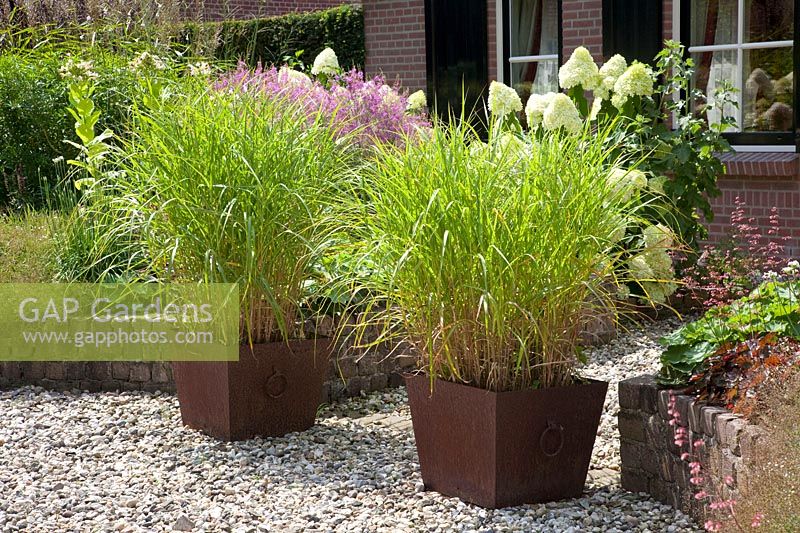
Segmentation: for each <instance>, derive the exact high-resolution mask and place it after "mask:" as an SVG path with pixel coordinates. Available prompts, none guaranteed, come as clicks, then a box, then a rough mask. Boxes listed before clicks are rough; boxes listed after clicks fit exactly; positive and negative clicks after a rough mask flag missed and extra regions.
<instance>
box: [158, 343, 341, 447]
mask: <svg viewBox="0 0 800 533" xmlns="http://www.w3.org/2000/svg"><path fill="white" fill-rule="evenodd" d="M331 347H332V343H331V340H330V339H316V340H303V341H290V342H288V343H287V342H272V343H266V344H254V345H253V347H252V350H251V348H250V346H241V347H240V349H239V361H236V362H213V363H211V362H175V363H173V364H172V372H173V374H174V377H175V385H176V387H177V389H178V400H179V402H180V406H181V418H182V419H183V423H184V424H185V425H187V426H189V427H191V428H194V429H198V430H200V431H203V432H204V433H207V434H209V435H211V436H213V437H216V438H218V439H222V440H227V441H231V440H244V439H250V438H253V437H257V436H260V437H276V436H280V435H285V434H286V433H291V432H293V431H303V430H306V429H308V428H310V427H311V426H313V425H314V420H315V418H316V414H317V408H318V407H319V405H320V403H321V400H322V385H323V383H324V381H325V377H326V375H327V372H328V357H329V355H330V351H331Z"/></svg>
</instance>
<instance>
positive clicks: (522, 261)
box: [342, 86, 636, 508]
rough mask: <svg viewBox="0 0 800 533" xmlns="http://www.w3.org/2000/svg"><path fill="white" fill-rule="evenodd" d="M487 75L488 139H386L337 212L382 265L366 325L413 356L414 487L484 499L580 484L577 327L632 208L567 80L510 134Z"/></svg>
mask: <svg viewBox="0 0 800 533" xmlns="http://www.w3.org/2000/svg"><path fill="white" fill-rule="evenodd" d="M493 89H494V90H493V91H492V92H493V93H495V94H492V93H490V97H489V102H490V105H492V110H493V112H494V114H493V117H492V121H491V124H492V125H491V127H490V131H489V142H488V143H484V142H482V141H481V140H480V139H479V136H478V135H477V134H476V133H475V132H474V131H473V130H471V129H470V127H469V126H468V122H469V121H467V120H462V121H460V122H459V123H458V124H455V125H454V124H443V123H436V124H434V127H433V128H432V130H430V132H429V134H428V136H427V138H426V139H425V140H424V141H422V142H412V141H409V142H408V143H406V144H405V145H404V147H403V148H400V149H398V148H394V147H389V146H384V147H383V148H381V150H382V151H381V153H380V156H379V157H377V158H376V159H375V162H374V163H373V164H371V165H369V166H368V167H365V168H364V169H363V171H362V173H361V178H360V181H359V182H358V187H359V191H361V193H360V194H358V195H356V194H353V195H351V197H352V198H355V199H356V201H355V202H354V203H351V204H350V206H349V210H348V214H347V215H346V216H345V215H343V216H342V220H348V221H349V222H348V224H349V225H350V226H351V228H350V232H351V234H352V235H355V236H356V240H357V241H358V246H359V247H360V248H361V249H362V257H363V258H364V261H365V262H369V264H371V265H378V267H377V268H375V269H374V272H375V274H374V275H373V276H372V277H371V278H370V279H369V280H362V281H361V283H362V287H360V288H366V289H368V290H366V291H362V294H363V293H366V294H369V295H371V297H370V300H369V302H368V303H366V304H365V303H364V302H363V301H362V302H360V305H361V307H359V313H360V314H359V316H360V317H364V318H363V323H362V325H363V326H366V325H367V320H370V321H371V322H370V325H373V326H374V323H375V322H377V323H378V324H379V325H380V326H381V327H382V328H383V331H384V332H385V336H389V335H402V337H403V338H404V339H405V340H407V341H409V342H410V343H411V344H413V346H414V347H415V352H416V353H417V354H418V367H419V370H418V372H417V373H414V374H410V375H407V376H406V386H407V389H408V396H409V402H410V406H411V416H412V420H413V426H414V435H415V438H416V444H417V451H418V453H419V461H420V468H421V472H422V478H423V481H424V484H425V487H426V488H427V489H432V490H436V491H438V492H441V493H443V494H446V495H450V496H457V497H459V498H462V499H463V500H466V501H468V502H472V503H475V504H478V505H481V506H484V507H489V508H496V507H504V506H512V505H518V504H523V503H529V502H542V501H549V500H558V499H563V498H568V497H575V496H578V495H579V494H581V492H582V490H583V487H584V484H585V480H586V474H587V470H588V467H589V461H590V458H591V453H592V448H593V445H594V440H595V435H596V432H597V428H598V424H599V420H600V415H601V412H602V408H603V402H604V398H605V395H606V390H607V384H606V383H603V382H599V381H594V380H590V379H584V378H582V377H581V376H580V375H579V373H578V372H577V367H578V366H579V364H580V361H581V355H580V349H579V345H578V343H579V337H580V333H581V330H582V326H583V322H584V321H585V320H587V319H589V318H590V317H591V316H593V314H596V313H597V312H599V311H600V310H601V309H602V312H608V310H609V309H611V310H613V309H614V299H615V296H616V295H615V294H614V292H615V287H616V286H617V285H618V284H620V283H621V282H616V281H615V280H616V277H617V276H618V275H619V274H618V273H619V272H620V263H621V262H624V261H625V259H624V258H623V257H622V256H621V255H620V254H621V252H620V250H622V249H626V248H627V252H625V253H631V247H630V246H628V245H626V246H621V245H620V243H619V240H620V238H621V234H624V233H625V232H624V230H623V231H622V232H620V228H621V227H624V222H623V221H625V220H629V219H631V217H635V216H636V200H635V198H634V197H635V195H634V194H632V188H633V187H634V184H633V183H632V182H631V183H630V184H626V183H625V182H624V181H623V182H620V181H619V180H617V179H616V177H617V176H618V175H619V170H620V169H619V168H618V166H619V165H621V164H622V161H617V160H615V159H614V158H613V156H612V155H611V152H610V151H609V150H608V149H607V148H606V147H605V146H607V143H606V140H607V138H606V137H607V135H608V131H610V130H608V131H605V130H604V131H593V130H592V128H590V127H589V126H584V125H583V123H582V121H581V120H580V119H579V118H578V113H577V111H576V110H575V108H574V106H572V107H571V108H570V106H571V103H569V99H568V98H567V97H566V95H563V96H564V98H565V99H566V102H563V101H561V102H559V103H557V105H556V106H555V109H551V111H550V113H547V112H545V116H544V119H545V120H544V122H545V124H548V126H547V127H546V128H539V129H537V131H536V132H533V133H527V132H523V131H522V128H521V127H520V126H519V121H518V119H517V118H516V115H515V113H516V111H519V110H520V109H521V104H520V103H519V102H518V100H519V98H518V97H517V96H516V94H510V93H508V92H506V93H504V94H500V95H498V94H496V91H497V90H498V89H500V90H502V89H503V87H496V86H495V87H493ZM505 89H506V90H507V91H511V93H513V91H512V90H511V89H509V88H507V87H505ZM515 98H516V100H517V101H516V102H515V101H514V99H515ZM564 104H568V105H564ZM572 112H574V113H572ZM534 118H535V117H534ZM540 118H541V117H540ZM609 280H610V282H609ZM364 285H365V286H364ZM365 305H366V309H364V306H365Z"/></svg>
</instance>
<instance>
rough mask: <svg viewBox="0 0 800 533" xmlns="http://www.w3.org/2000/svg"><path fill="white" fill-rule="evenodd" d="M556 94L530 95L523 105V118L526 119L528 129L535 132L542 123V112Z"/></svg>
mask: <svg viewBox="0 0 800 533" xmlns="http://www.w3.org/2000/svg"><path fill="white" fill-rule="evenodd" d="M555 95H556V93H554V92H549V93H546V94H532V95H531V96H530V98H528V103H527V104H525V117H526V118H527V119H528V127H529V128H530V129H532V130H535V129H536V128H538V127H539V125H540V124H541V123H542V119H543V118H544V110H545V109H547V106H548V105H550V102H552V101H553V98H554V97H555Z"/></svg>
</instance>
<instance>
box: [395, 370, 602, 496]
mask: <svg viewBox="0 0 800 533" xmlns="http://www.w3.org/2000/svg"><path fill="white" fill-rule="evenodd" d="M405 379H406V387H407V389H408V399H409V403H410V404H411V418H412V421H413V425H414V437H415V439H416V443H417V452H418V454H419V462H420V469H421V470H422V480H423V482H424V484H425V487H426V488H427V489H430V490H435V491H437V492H440V493H442V494H445V495H447V496H456V497H458V498H461V499H462V500H464V501H467V502H470V503H474V504H477V505H480V506H482V507H488V508H499V507H509V506H514V505H521V504H525V503H539V502H547V501H554V500H561V499H565V498H574V497H577V496H580V495H581V493H582V492H583V488H584V485H585V483H586V474H587V473H588V470H589V461H590V460H591V456H592V448H593V447H594V441H595V437H596V435H597V427H598V425H599V424H600V415H601V414H602V411H603V402H604V400H605V396H606V391H607V389H608V384H607V383H604V382H599V381H590V382H587V383H585V384H577V385H573V386H569V387H558V388H549V389H539V390H526V391H513V392H499V393H497V392H490V391H486V390H483V389H478V388H475V387H470V386H467V385H461V384H457V383H451V382H447V381H442V380H436V381H435V382H434V388H433V393H432V394H431V387H430V379H429V377H428V376H425V375H422V374H419V375H407V376H406V377H405Z"/></svg>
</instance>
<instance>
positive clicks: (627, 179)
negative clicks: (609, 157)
mask: <svg viewBox="0 0 800 533" xmlns="http://www.w3.org/2000/svg"><path fill="white" fill-rule="evenodd" d="M608 183H609V184H610V185H611V187H612V189H613V191H614V194H615V195H619V196H620V199H621V200H623V201H628V200H630V199H631V197H632V196H633V192H634V191H636V190H638V189H643V188H645V187H647V176H645V175H644V172H642V171H641V170H635V169H634V170H628V169H625V168H615V169H613V170H612V171H611V172H609V174H608Z"/></svg>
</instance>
